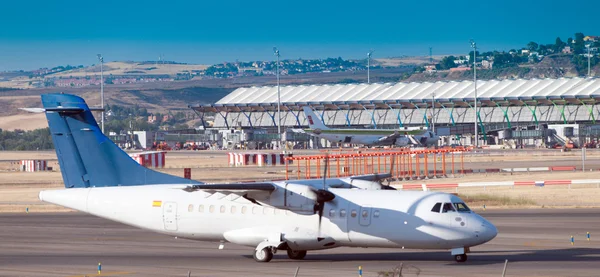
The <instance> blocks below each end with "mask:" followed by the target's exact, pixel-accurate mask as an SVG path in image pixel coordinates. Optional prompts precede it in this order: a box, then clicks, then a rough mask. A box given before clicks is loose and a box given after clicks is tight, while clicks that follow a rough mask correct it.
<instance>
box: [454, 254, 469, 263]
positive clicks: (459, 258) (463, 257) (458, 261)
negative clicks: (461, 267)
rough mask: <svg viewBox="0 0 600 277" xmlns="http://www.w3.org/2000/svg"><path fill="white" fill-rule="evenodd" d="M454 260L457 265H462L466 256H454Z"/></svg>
mask: <svg viewBox="0 0 600 277" xmlns="http://www.w3.org/2000/svg"><path fill="white" fill-rule="evenodd" d="M454 260H455V261H456V262H457V263H464V262H466V261H467V254H460V255H454Z"/></svg>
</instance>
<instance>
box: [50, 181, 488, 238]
mask: <svg viewBox="0 0 600 277" xmlns="http://www.w3.org/2000/svg"><path fill="white" fill-rule="evenodd" d="M185 187H186V185H153V186H130V187H102V188H76V189H66V190H50V191H42V192H41V193H40V199H41V200H43V201H46V202H50V203H54V204H58V205H61V206H65V207H69V208H72V209H75V210H79V211H83V212H87V213H90V214H92V215H96V216H99V217H102V218H107V219H110V220H114V221H118V222H122V223H125V224H128V225H133V226H137V227H140V228H144V229H148V230H152V231H155V232H159V233H164V234H169V235H173V236H177V237H182V238H188V239H194V240H206V241H229V242H232V243H236V244H241V245H247V246H252V247H254V246H256V245H258V244H259V243H261V242H262V241H265V240H268V239H270V238H272V237H277V236H280V237H282V238H283V239H284V240H286V241H287V242H288V244H289V245H290V247H291V248H293V249H298V250H317V249H326V248H332V247H339V246H352V247H399V248H419V249H451V248H457V247H470V246H474V245H479V244H482V243H485V242H487V241H489V240H491V239H492V238H493V237H495V236H496V233H497V230H496V229H495V227H494V226H493V225H492V224H491V223H489V222H487V221H486V220H485V219H483V218H482V217H480V216H479V215H477V214H475V213H474V212H456V211H452V212H447V213H441V212H432V211H431V209H432V207H433V206H434V205H435V204H436V203H439V202H442V203H444V202H449V203H451V202H457V201H460V202H462V201H461V200H460V198H458V197H456V196H453V195H450V194H445V193H431V192H410V191H389V190H359V189H329V190H330V191H331V192H332V193H334V194H335V196H336V197H335V199H334V200H333V201H331V202H327V203H326V206H325V208H324V213H323V221H322V225H321V230H320V231H319V228H318V215H316V214H314V213H312V212H304V213H302V212H294V211H289V210H282V209H276V208H273V207H270V206H268V205H258V204H255V203H252V202H250V201H248V200H246V199H245V198H242V197H239V196H236V195H224V194H220V193H208V192H204V191H194V192H186V191H183V190H182V188H185ZM317 237H322V238H324V239H323V240H319V241H317V240H316V239H315V238H317Z"/></svg>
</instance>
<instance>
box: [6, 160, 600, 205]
mask: <svg viewBox="0 0 600 277" xmlns="http://www.w3.org/2000/svg"><path fill="white" fill-rule="evenodd" d="M316 153H320V152H319V151H297V152H295V155H302V154H316ZM556 153H560V152H559V151H552V152H547V151H532V152H530V153H525V152H523V153H517V152H514V153H509V152H502V153H501V154H502V155H500V154H498V153H487V154H486V155H471V156H465V163H466V165H465V167H467V166H468V165H469V164H478V163H490V161H491V160H495V161H518V162H522V163H523V164H524V166H523V167H535V166H536V163H538V162H542V161H547V160H549V159H569V158H571V157H576V156H575V155H573V154H574V153H569V152H567V153H561V154H562V155H559V154H556ZM21 159H44V160H47V161H48V165H49V166H50V167H52V168H53V171H45V172H20V171H18V168H19V163H18V161H19V160H21ZM588 159H590V160H592V161H593V160H596V161H597V162H600V153H599V152H595V151H591V152H590V154H589V155H588ZM467 160H468V162H467ZM186 167H189V168H192V178H193V179H196V180H201V181H204V182H212V183H221V182H239V181H262V180H278V179H284V178H285V167H284V166H276V167H256V166H246V167H229V165H228V157H227V152H225V151H200V152H193V151H180V152H169V153H168V154H167V166H166V167H165V168H163V169H159V171H162V172H166V173H169V174H173V175H177V176H181V177H183V168H186ZM312 170H316V167H313V169H312ZM303 174H304V173H302V174H301V176H302V175H303ZM289 175H290V179H294V178H296V176H297V173H296V172H295V166H292V167H290V172H289ZM598 175H599V174H598V172H597V171H587V172H580V171H579V172H572V171H569V172H535V173H534V172H532V173H527V172H523V173H512V174H511V173H487V174H486V173H479V174H467V175H458V174H457V175H453V176H449V177H448V178H437V179H428V180H411V181H403V182H394V183H392V185H394V184H401V183H409V184H420V183H458V182H480V181H535V180H574V179H600V178H598ZM62 188H64V186H63V183H62V176H61V174H60V170H59V166H58V161H57V160H56V155H55V153H54V151H23V152H0V212H19V211H25V210H26V209H27V208H29V211H30V212H50V211H52V212H55V211H68V209H65V208H61V207H57V206H54V205H50V204H46V203H43V202H40V201H39V200H38V194H39V191H41V190H46V189H62ZM448 192H452V193H458V194H459V195H474V194H491V195H495V196H506V197H510V198H525V199H528V200H530V201H532V203H534V204H532V205H529V206H532V207H545V208H556V207H595V206H600V188H599V186H598V185H596V184H591V185H572V186H571V187H570V188H569V187H568V186H566V185H552V186H545V187H533V186H524V187H514V188H513V187H486V188H482V187H477V188H459V189H458V190H456V189H452V190H448ZM479 204H481V203H479V202H478V203H477V206H475V207H473V208H475V209H477V208H482V207H480V206H479ZM502 206H503V205H497V206H494V205H487V208H501V207H502ZM511 207H514V206H511Z"/></svg>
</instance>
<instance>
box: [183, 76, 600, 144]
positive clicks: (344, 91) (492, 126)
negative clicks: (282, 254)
mask: <svg viewBox="0 0 600 277" xmlns="http://www.w3.org/2000/svg"><path fill="white" fill-rule="evenodd" d="M476 85H477V86H475V85H474V83H473V81H439V82H423V83H417V82H411V83H403V82H399V83H383V84H382V83H375V84H337V85H301V86H281V87H280V96H281V122H282V126H283V127H284V128H290V127H306V126H307V125H308V124H307V123H306V119H305V117H304V114H303V112H302V106H306V105H309V106H311V107H312V108H313V109H315V110H316V113H317V114H319V115H320V116H321V117H322V120H323V122H324V123H325V124H326V125H329V126H330V127H338V128H344V127H346V128H348V127H352V128H378V129H392V128H393V129H397V128H403V127H411V126H429V125H430V122H434V124H435V126H436V129H437V131H438V132H441V134H440V135H452V136H461V137H468V135H469V134H472V133H473V131H474V122H475V114H476V113H475V105H474V104H475V91H476V92H477V100H478V101H477V114H478V116H477V123H478V129H479V132H478V133H479V134H480V135H482V138H483V139H484V140H487V141H486V142H488V141H489V142H490V143H492V144H493V141H490V140H489V139H488V138H487V137H488V136H489V137H491V138H493V137H496V138H498V137H502V138H508V137H507V134H509V133H510V132H511V131H513V133H514V131H517V130H540V129H543V128H544V127H540V126H545V127H546V128H547V125H552V124H561V125H563V124H574V125H578V126H585V127H580V128H579V129H580V130H587V129H590V128H593V125H595V124H596V118H598V117H599V116H600V114H599V113H600V105H599V100H600V79H598V78H560V79H530V80H526V79H516V80H487V81H484V80H478V81H477V84H476ZM277 95H278V88H277V86H266V87H246V88H239V89H236V90H235V91H233V92H231V93H230V94H229V95H227V96H225V97H224V98H222V99H221V100H219V101H218V102H217V103H215V104H208V105H195V106H190V108H192V109H194V110H195V111H196V112H197V113H198V114H199V115H200V116H201V117H202V118H204V117H205V115H207V113H209V114H213V113H214V116H215V118H214V126H213V127H215V128H223V129H231V128H239V127H242V128H253V129H255V128H262V129H269V130H276V126H277V118H278V116H277V102H278V101H277V100H278V97H277ZM586 128H587V129H586ZM507 130H510V131H507ZM591 133H593V132H591V131H590V130H588V131H580V134H578V135H579V136H582V135H583V136H592V134H591ZM571 135H572V134H571ZM533 136H537V134H536V135H533ZM525 137H531V136H530V135H528V136H525Z"/></svg>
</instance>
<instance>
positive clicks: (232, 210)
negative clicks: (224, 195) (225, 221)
mask: <svg viewBox="0 0 600 277" xmlns="http://www.w3.org/2000/svg"><path fill="white" fill-rule="evenodd" d="M235 210H236V208H235V206H231V213H232V214H234V213H235Z"/></svg>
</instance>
